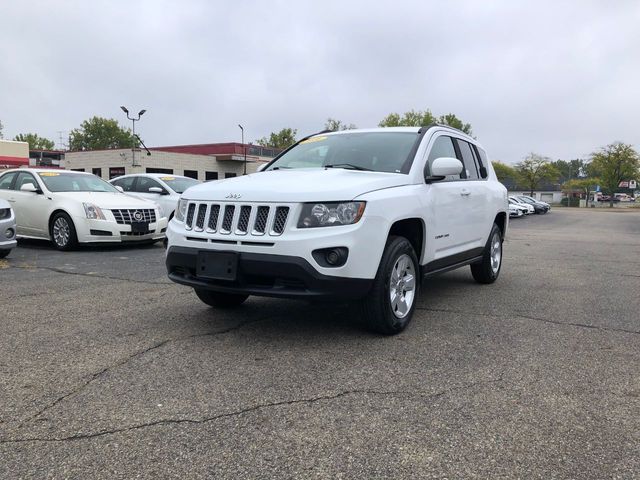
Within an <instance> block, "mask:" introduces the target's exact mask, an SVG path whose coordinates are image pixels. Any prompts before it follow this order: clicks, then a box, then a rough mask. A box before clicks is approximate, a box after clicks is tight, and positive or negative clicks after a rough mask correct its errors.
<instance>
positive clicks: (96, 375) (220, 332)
mask: <svg viewBox="0 0 640 480" xmlns="http://www.w3.org/2000/svg"><path fill="white" fill-rule="evenodd" d="M269 318H272V317H265V318H259V319H256V320H247V321H246V322H240V323H238V324H236V325H233V326H231V327H228V328H224V329H222V330H215V331H212V332H204V333H194V334H192V335H185V336H182V337H176V338H168V339H165V340H163V341H161V342H158V343H155V344H153V345H151V346H150V347H147V348H145V349H143V350H139V351H137V352H135V353H133V354H131V355H128V356H126V357H125V358H122V359H120V360H119V361H117V362H116V363H113V364H111V365H108V366H106V367H105V368H103V369H102V370H100V371H98V372H95V373H92V374H91V375H90V376H89V378H88V379H87V380H86V381H85V382H83V383H82V384H80V385H78V386H77V387H76V388H74V389H73V390H71V391H70V392H67V393H65V394H64V395H62V396H60V397H58V398H56V399H55V400H54V401H53V402H51V403H49V404H48V405H46V406H44V407H43V408H41V409H40V410H38V411H37V412H36V413H35V414H33V415H31V416H30V417H28V418H27V419H25V420H22V421H21V422H20V425H19V426H20V427H22V426H23V425H24V424H25V423H27V422H30V421H33V420H35V419H36V418H38V417H40V416H41V415H42V414H44V413H45V412H47V411H48V410H50V409H52V408H53V407H55V406H56V405H58V404H59V403H60V402H62V401H63V400H65V399H67V398H69V397H71V396H73V395H76V394H78V393H80V392H81V391H82V390H84V389H85V388H87V387H88V386H89V385H91V384H92V383H93V382H94V381H95V380H97V379H98V378H100V377H101V376H103V375H104V374H105V373H107V372H109V371H111V370H113V369H116V368H118V367H121V366H122V365H125V364H127V363H129V362H130V361H132V360H134V359H136V358H138V357H141V356H143V355H145V354H147V353H149V352H151V351H153V350H156V349H158V348H160V347H163V346H164V345H167V344H168V343H172V342H179V341H182V340H188V339H190V338H197V337H207V336H211V337H213V336H216V335H224V334H226V333H230V332H233V331H235V330H239V329H241V328H243V327H244V326H246V325H249V324H252V323H258V322H261V321H265V320H268V319H269Z"/></svg>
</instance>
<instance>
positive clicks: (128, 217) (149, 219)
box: [111, 208, 156, 225]
mask: <svg viewBox="0 0 640 480" xmlns="http://www.w3.org/2000/svg"><path fill="white" fill-rule="evenodd" d="M136 212H140V213H141V215H142V218H141V219H140V220H136V219H135V218H134V215H135V213H136ZM111 213H112V214H113V218H115V220H116V223H118V224H120V225H131V224H132V223H134V222H146V223H154V222H155V221H156V211H155V210H152V209H150V208H117V209H112V210H111Z"/></svg>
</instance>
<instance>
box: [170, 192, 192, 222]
mask: <svg viewBox="0 0 640 480" xmlns="http://www.w3.org/2000/svg"><path fill="white" fill-rule="evenodd" d="M188 203H189V200H185V199H184V198H181V199H180V200H178V207H177V208H176V214H175V215H174V217H173V218H175V219H176V220H177V221H179V222H184V216H185V215H186V214H187V204H188Z"/></svg>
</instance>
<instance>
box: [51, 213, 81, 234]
mask: <svg viewBox="0 0 640 480" xmlns="http://www.w3.org/2000/svg"><path fill="white" fill-rule="evenodd" d="M58 213H64V214H65V215H66V216H67V217H69V220H71V223H72V224H73V227H74V228H75V226H76V224H75V223H74V222H73V218H72V217H71V215H70V214H69V212H67V211H66V210H65V209H64V208H56V209H55V210H53V212H51V214H50V215H49V222H48V223H47V224H48V228H47V234H48V235H49V240H53V237H52V235H51V230H52V229H53V219H54V218H55V216H56V215H57V214H58Z"/></svg>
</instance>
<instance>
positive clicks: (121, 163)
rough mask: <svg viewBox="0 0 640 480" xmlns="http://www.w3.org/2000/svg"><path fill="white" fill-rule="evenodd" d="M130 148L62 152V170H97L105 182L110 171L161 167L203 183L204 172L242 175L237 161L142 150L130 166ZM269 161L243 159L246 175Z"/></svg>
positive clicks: (138, 171)
mask: <svg viewBox="0 0 640 480" xmlns="http://www.w3.org/2000/svg"><path fill="white" fill-rule="evenodd" d="M131 154H132V152H131V149H130V148H129V149H113V150H93V151H86V152H66V153H65V159H64V168H66V169H68V170H80V169H83V170H84V171H85V172H89V173H92V172H93V169H96V168H100V169H101V171H100V176H101V177H102V178H103V179H105V180H109V169H110V168H124V170H125V174H130V173H145V172H146V170H147V168H164V169H168V170H172V171H173V172H172V173H173V175H184V171H185V170H195V171H197V172H198V180H202V181H204V180H205V178H206V172H218V178H219V179H223V178H225V174H227V173H235V174H236V175H237V176H240V175H242V174H243V172H244V162H243V161H238V160H216V157H215V156H213V155H194V154H190V153H175V152H162V151H158V150H152V151H151V155H147V152H146V151H144V150H141V151H136V158H135V163H136V165H135V166H134V165H133V157H132V155H131ZM266 160H270V159H266V158H265V159H261V158H258V157H247V173H253V172H255V171H256V169H257V168H258V166H259V165H261V164H262V163H264V161H266Z"/></svg>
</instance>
